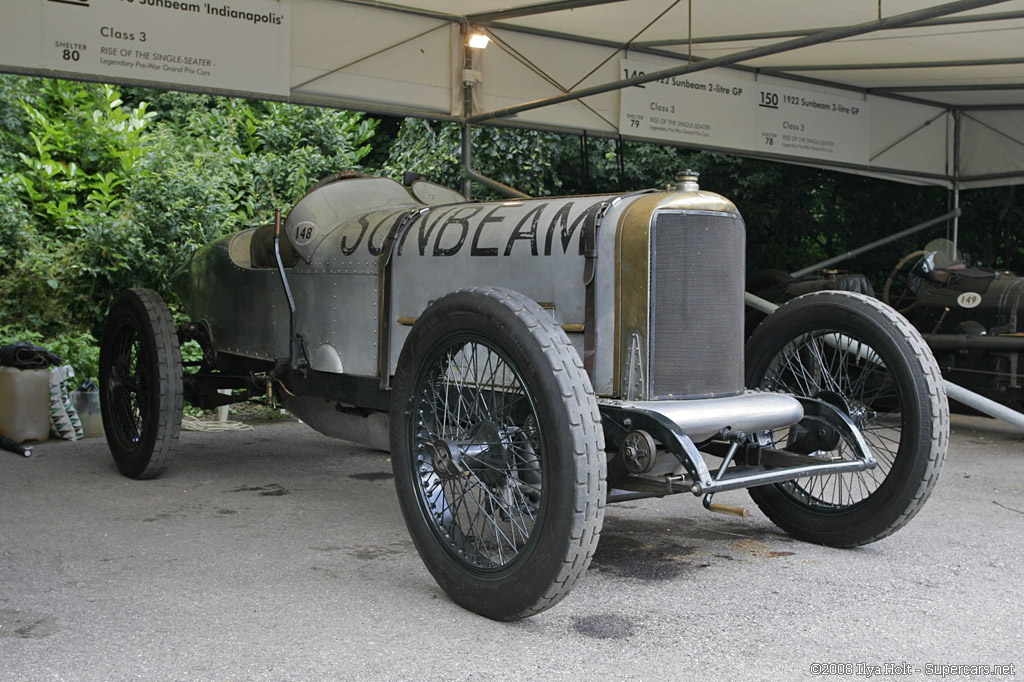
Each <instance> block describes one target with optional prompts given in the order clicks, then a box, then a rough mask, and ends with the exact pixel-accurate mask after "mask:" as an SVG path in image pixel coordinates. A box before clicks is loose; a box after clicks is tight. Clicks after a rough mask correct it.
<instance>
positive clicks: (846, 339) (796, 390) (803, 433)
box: [758, 330, 903, 511]
mask: <svg viewBox="0 0 1024 682" xmlns="http://www.w3.org/2000/svg"><path fill="white" fill-rule="evenodd" d="M758 388H762V389H767V390H770V391H780V392H786V393H793V394H795V395H800V396H807V397H812V398H816V399H819V400H824V401H825V402H827V403H829V404H831V405H832V406H833V407H837V408H839V409H840V411H842V412H843V413H844V414H846V416H848V417H850V419H851V420H852V421H853V423H854V425H855V426H857V428H858V429H859V430H860V432H861V434H862V435H863V436H864V439H865V440H866V441H867V443H868V445H869V446H870V448H871V452H872V455H873V456H874V457H875V460H876V462H877V466H876V467H875V468H874V469H867V470H865V471H859V472H851V473H845V474H834V475H828V476H811V477H807V478H801V479H797V480H795V481H789V482H786V483H782V484H780V487H781V488H782V489H784V490H786V491H787V492H788V493H789V494H790V495H792V496H793V497H794V498H795V499H797V500H799V501H800V502H801V503H803V504H805V505H807V506H809V507H814V508H816V509H819V510H822V511H843V510H846V509H847V508H849V507H851V506H853V505H856V504H858V503H860V502H863V501H864V500H866V499H867V498H868V497H870V496H871V494H872V493H874V492H875V491H876V490H878V488H879V487H880V486H881V484H882V482H884V481H885V479H886V477H887V476H888V475H889V472H890V471H891V470H892V467H893V464H894V463H895V461H896V456H897V453H898V451H899V445H900V441H901V440H902V437H903V415H902V413H901V408H902V405H903V401H902V400H901V396H900V387H899V385H898V384H897V382H896V380H895V378H894V377H893V375H892V372H891V371H889V368H888V366H887V365H886V364H885V363H884V362H883V361H882V359H881V358H880V357H879V355H878V353H877V352H876V351H875V350H874V349H873V348H872V347H871V346H870V345H868V344H867V343H865V342H864V341H863V340H862V339H859V338H856V337H854V336H851V335H849V334H842V333H839V332H838V331H836V330H818V331H813V332H808V333H806V334H801V335H799V336H797V337H796V338H794V339H793V340H792V341H790V342H789V343H788V344H786V346H785V347H783V349H782V350H781V351H780V352H779V354H778V355H777V356H776V358H775V360H774V361H773V362H772V364H771V365H770V366H769V368H768V370H767V372H766V373H765V376H764V378H763V379H762V380H761V382H760V383H759V384H758ZM768 441H769V445H770V446H771V447H774V448H779V449H788V450H791V451H796V452H799V453H800V454H807V455H812V456H814V457H819V458H821V459H823V460H826V461H830V462H837V461H854V460H856V459H857V458H858V457H857V454H856V451H855V450H854V448H853V447H852V445H851V444H850V443H849V442H848V441H847V440H846V439H845V438H842V437H840V436H839V434H837V433H836V432H835V431H834V430H832V429H829V428H828V427H826V426H822V425H820V424H812V425H810V428H809V429H808V428H805V427H802V426H799V425H798V426H795V427H787V428H785V429H775V430H773V431H771V432H770V435H769V439H768Z"/></svg>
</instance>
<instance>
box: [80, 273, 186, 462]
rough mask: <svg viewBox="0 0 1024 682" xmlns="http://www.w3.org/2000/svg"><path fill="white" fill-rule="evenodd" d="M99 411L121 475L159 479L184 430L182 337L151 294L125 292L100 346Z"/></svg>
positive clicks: (111, 314) (114, 305)
mask: <svg viewBox="0 0 1024 682" xmlns="http://www.w3.org/2000/svg"><path fill="white" fill-rule="evenodd" d="M99 379H100V410H101V412H102V415H103V429H104V431H105V433H106V437H107V444H108V446H109V447H110V452H111V454H112V455H113V456H114V462H115V463H116V464H117V468H118V470H119V471H120V472H121V473H122V474H124V475H125V476H128V477H129V478H136V479H143V478H155V477H156V476H159V475H160V474H161V473H163V472H164V470H165V469H166V468H167V464H168V462H169V461H170V458H171V455H172V453H173V452H174V448H175V446H176V445H177V442H178V434H179V432H180V430H181V409H182V378H181V353H180V351H179V349H178V336H177V334H176V333H175V329H174V323H173V321H172V320H171V314H170V312H169V311H168V310H167V305H166V304H165V303H164V302H163V299H161V298H160V296H159V295H158V294H157V293H156V292H154V291H150V290H148V289H127V290H125V291H122V292H120V293H119V294H118V295H117V297H116V298H115V299H114V302H113V303H112V304H111V306H110V312H109V313H108V315H107V320H106V323H105V324H104V327H103V339H102V341H101V343H100V377H99Z"/></svg>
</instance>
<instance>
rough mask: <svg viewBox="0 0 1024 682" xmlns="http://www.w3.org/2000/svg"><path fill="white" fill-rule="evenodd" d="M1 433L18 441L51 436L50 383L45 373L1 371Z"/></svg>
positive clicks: (31, 370)
mask: <svg viewBox="0 0 1024 682" xmlns="http://www.w3.org/2000/svg"><path fill="white" fill-rule="evenodd" d="M0 433H2V434H3V435H5V436H7V437H8V438H13V439H14V440H17V441H23V440H46V439H47V437H49V435H50V380H49V374H48V373H47V371H46V370H45V369H15V368H14V367H0Z"/></svg>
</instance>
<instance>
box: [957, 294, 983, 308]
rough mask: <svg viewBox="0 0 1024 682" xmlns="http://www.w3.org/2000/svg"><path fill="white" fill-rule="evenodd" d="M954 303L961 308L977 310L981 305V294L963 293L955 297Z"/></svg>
mask: <svg viewBox="0 0 1024 682" xmlns="http://www.w3.org/2000/svg"><path fill="white" fill-rule="evenodd" d="M956 302H957V305H959V306H960V307H961V308H977V307H978V306H979V305H981V294H979V293H977V292H974V291H965V292H964V293H962V294H960V295H959V296H957V297H956Z"/></svg>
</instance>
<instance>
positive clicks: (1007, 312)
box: [746, 239, 1024, 411]
mask: <svg viewBox="0 0 1024 682" xmlns="http://www.w3.org/2000/svg"><path fill="white" fill-rule="evenodd" d="M746 287H747V290H748V291H749V292H751V293H753V294H755V295H756V296H758V297H760V298H763V299H766V300H768V301H771V302H774V303H783V302H785V301H789V300H791V299H793V298H796V297H797V296H800V295H802V294H805V293H808V292H811V291H824V290H833V289H838V290H846V291H857V292H861V293H864V294H867V295H869V296H874V295H876V292H875V289H874V288H873V287H872V286H871V283H870V282H869V281H868V280H867V278H866V277H865V276H864V275H862V274H858V273H849V272H840V271H835V270H825V271H822V272H820V273H816V274H815V275H810V276H807V277H802V278H799V279H794V278H793V277H790V276H789V275H787V274H786V273H784V272H781V271H778V270H764V271H759V272H756V273H754V274H753V275H751V277H749V278H748V280H747V285H746ZM877 295H878V296H879V298H881V300H883V301H884V302H885V303H887V304H889V305H891V306H892V307H893V308H895V309H896V310H897V311H899V312H900V313H902V314H903V315H904V316H906V317H907V319H909V320H910V322H911V324H913V325H914V326H915V327H916V328H917V330H918V331H919V332H920V333H921V335H922V337H923V338H924V340H925V342H926V343H927V344H928V346H929V347H930V348H931V350H932V352H933V354H934V355H935V358H936V360H937V361H938V363H939V367H940V369H941V370H942V375H943V377H944V378H945V379H947V380H949V381H951V382H952V383H954V384H957V385H959V386H962V387H963V388H966V389H968V390H970V391H973V392H974V393H977V394H979V395H981V396H983V397H985V398H988V399H990V400H994V401H996V402H998V403H1001V404H1003V405H1006V406H1007V407H1010V408H1013V409H1015V410H1017V411H1024V363H1022V360H1024V358H1022V354H1024V277H1018V276H1017V275H1015V274H1014V273H1012V272H1009V271H1007V270H995V269H992V268H987V267H984V266H982V265H980V264H971V263H969V261H968V259H967V258H965V257H964V255H963V254H962V253H960V252H959V251H957V249H956V248H955V247H954V246H953V243H952V242H950V241H949V240H948V239H935V240H933V241H931V242H929V243H928V244H927V245H926V246H925V247H924V249H921V250H919V251H913V252H911V253H909V254H907V255H906V256H904V257H903V258H901V259H900V260H899V261H898V262H897V263H896V264H895V265H894V266H893V268H892V270H891V271H890V273H889V276H888V277H887V278H886V280H885V282H884V283H883V284H882V286H881V287H880V288H879V290H878V292H877ZM746 317H747V327H748V330H749V329H753V328H754V327H756V325H757V323H758V322H760V320H761V319H763V317H764V313H763V312H761V311H759V310H757V309H754V308H748V309H747V312H746Z"/></svg>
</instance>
